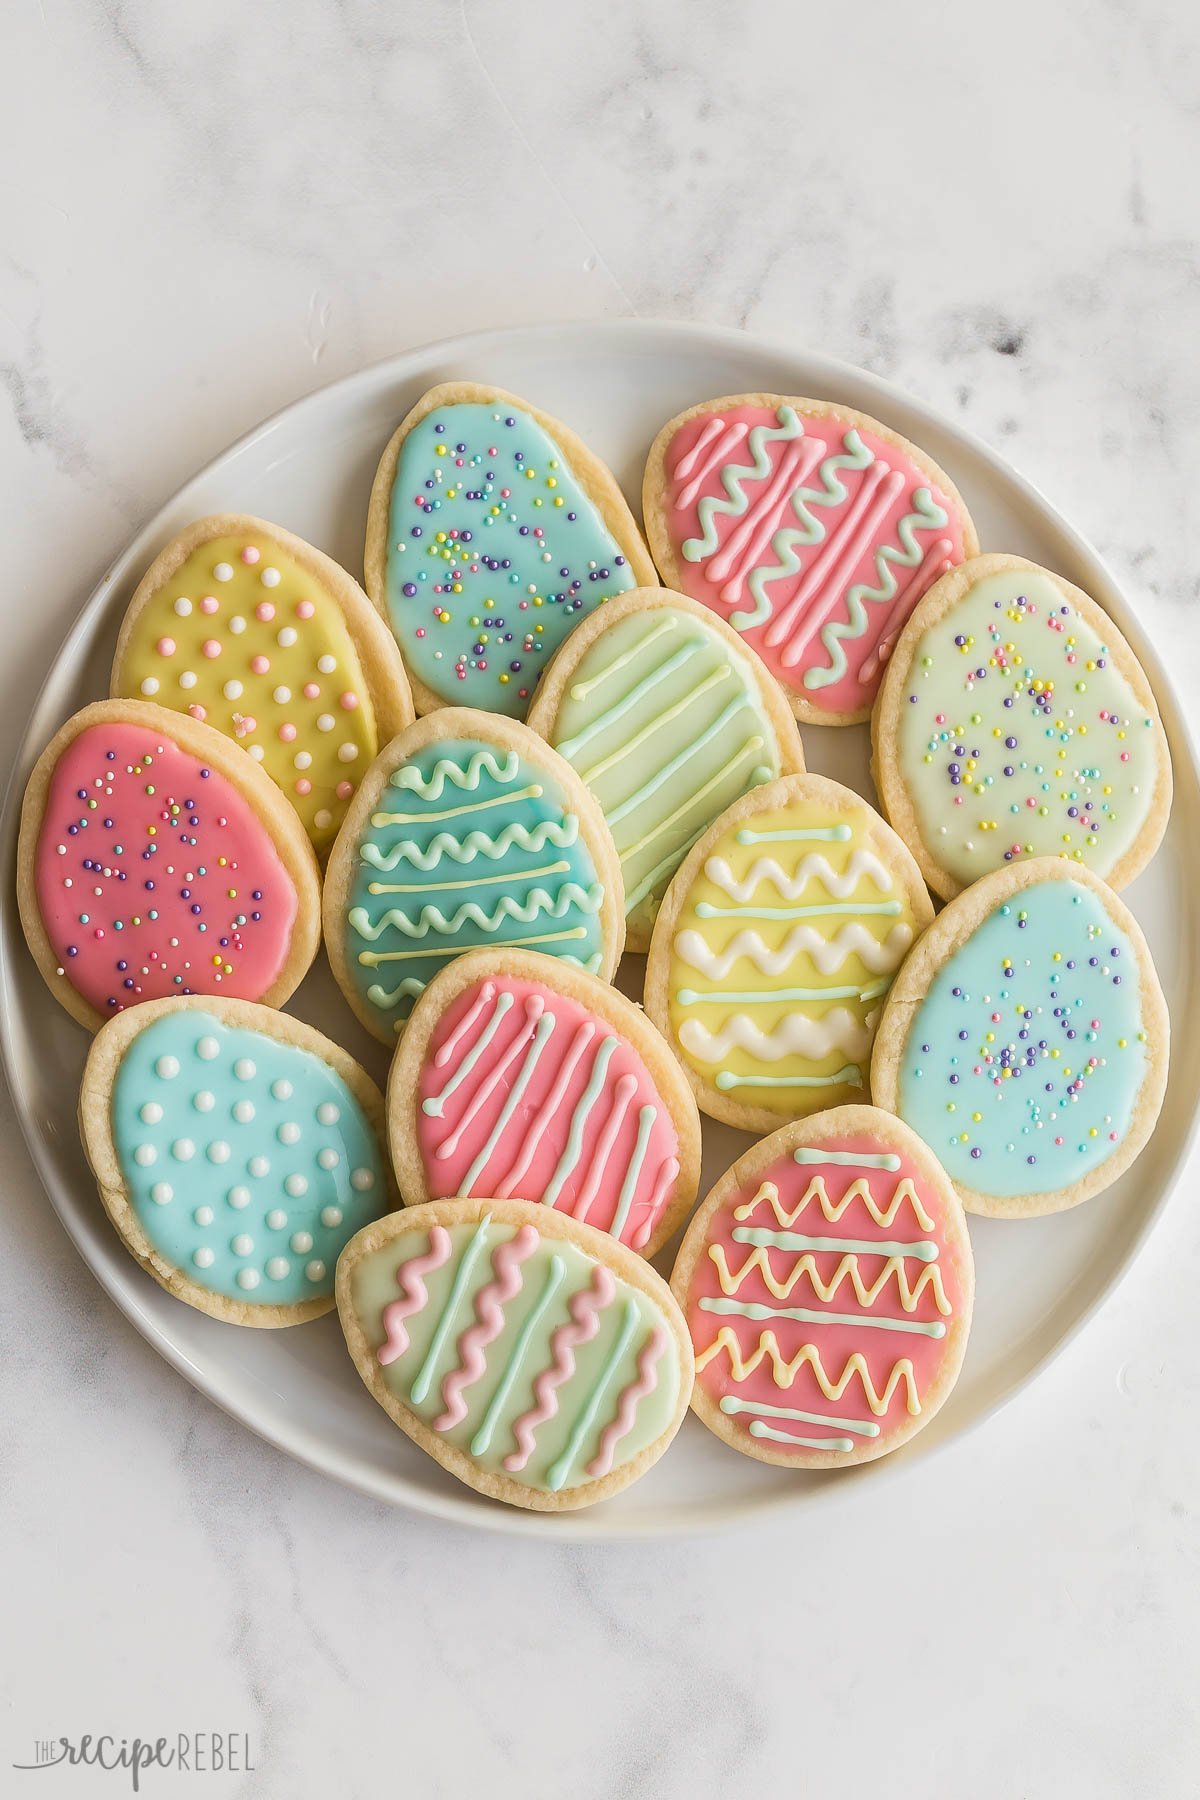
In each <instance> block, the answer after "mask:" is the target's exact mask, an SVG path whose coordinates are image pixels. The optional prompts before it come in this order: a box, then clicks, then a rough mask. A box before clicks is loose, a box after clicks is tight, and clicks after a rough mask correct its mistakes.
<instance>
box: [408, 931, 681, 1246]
mask: <svg viewBox="0 0 1200 1800" xmlns="http://www.w3.org/2000/svg"><path fill="white" fill-rule="evenodd" d="M388 1131H389V1136H390V1140H391V1146H392V1158H393V1161H394V1163H395V1166H396V1173H397V1178H398V1180H399V1182H400V1188H401V1192H402V1193H403V1194H404V1197H405V1199H406V1200H407V1201H408V1202H409V1203H410V1204H416V1203H418V1202H422V1201H425V1200H441V1199H447V1198H450V1197H452V1196H454V1195H464V1196H469V1195H473V1194H494V1195H495V1196H496V1197H497V1198H500V1199H504V1198H506V1197H509V1196H512V1197H514V1198H519V1199H522V1200H537V1201H541V1202H542V1203H543V1204H545V1205H546V1206H550V1207H555V1208H557V1210H559V1211H560V1212H564V1213H570V1214H571V1215H572V1216H573V1217H575V1218H577V1219H581V1220H584V1221H585V1222H586V1223H587V1224H589V1225H595V1226H597V1227H598V1228H599V1229H600V1230H602V1231H607V1232H609V1233H610V1234H611V1235H612V1236H613V1237H615V1238H619V1239H620V1241H621V1242H622V1243H625V1244H629V1245H630V1246H631V1247H632V1248H633V1249H635V1250H638V1251H640V1252H641V1253H642V1255H643V1256H653V1255H654V1253H655V1251H656V1250H657V1249H658V1248H659V1247H660V1245H662V1244H663V1243H665V1242H666V1240H667V1238H669V1237H670V1236H671V1234H672V1232H674V1230H675V1229H676V1227H677V1226H678V1225H679V1224H680V1222H681V1220H682V1219H683V1217H684V1216H685V1215H686V1213H687V1212H689V1211H690V1209H691V1207H692V1206H693V1205H694V1204H695V1199H696V1191H697V1187H698V1185H699V1180H700V1115H699V1112H698V1110H697V1107H696V1102H695V1099H694V1098H693V1096H692V1091H691V1088H690V1086H689V1085H688V1082H687V1080H686V1078H685V1076H684V1074H683V1071H682V1070H681V1069H680V1067H679V1065H678V1064H677V1063H676V1061H675V1059H674V1057H673V1056H672V1055H671V1054H670V1052H669V1050H668V1049H667V1046H666V1044H665V1043H664V1042H663V1040H662V1038H661V1037H660V1036H659V1034H658V1032H657V1031H655V1029H654V1027H653V1026H652V1025H651V1024H650V1022H649V1020H648V1019H647V1018H646V1016H645V1014H644V1013H643V1012H642V1011H641V1009H640V1007H637V1006H635V1005H634V1004H633V1002H632V1001H630V1000H626V999H625V997H624V995H622V994H619V993H618V992H617V991H616V989H615V988H612V987H610V986H609V985H608V984H607V983H606V982H603V981H599V980H597V979H596V978H595V977H594V976H592V975H589V974H587V973H586V972H585V971H584V970H582V969H576V968H572V967H569V966H567V965H566V964H565V963H564V961H563V959H562V958H561V957H554V956H540V955H538V953H537V952H536V951H518V950H476V951H470V952H468V954H467V955H465V956H460V957H458V958H457V959H456V960H455V961H454V962H452V963H451V964H450V965H449V967H448V968H446V969H444V970H443V971H442V973H441V974H440V975H436V976H435V977H434V979H433V980H432V981H431V982H430V984H429V986H428V987H427V988H426V990H425V992H424V993H423V994H422V995H421V998H420V999H419V1000H418V1002H417V1004H416V1006H415V1007H414V1008H413V1012H412V1016H411V1018H410V1020H409V1023H408V1027H407V1029H406V1031H405V1033H404V1036H403V1038H402V1039H401V1040H400V1047H399V1049H398V1050H397V1052H396V1057H395V1060H394V1062H393V1063H392V1073H391V1078H390V1080H389V1082H388Z"/></svg>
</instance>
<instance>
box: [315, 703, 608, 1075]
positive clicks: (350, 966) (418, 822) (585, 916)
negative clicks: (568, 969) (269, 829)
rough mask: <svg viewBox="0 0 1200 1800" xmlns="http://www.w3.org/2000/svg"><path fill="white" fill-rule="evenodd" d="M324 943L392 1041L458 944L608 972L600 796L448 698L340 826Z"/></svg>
mask: <svg viewBox="0 0 1200 1800" xmlns="http://www.w3.org/2000/svg"><path fill="white" fill-rule="evenodd" d="M322 920H323V926H324V933H325V948H326V950H327V951H328V954H329V961H330V966H331V967H332V969H333V973H334V976H335V977H336V979H337V982H338V985H339V987H340V988H341V990H342V992H343V994H344V995H345V996H346V999H347V1000H348V1001H349V1003H350V1005H351V1007H352V1008H353V1010H354V1012H355V1013H356V1014H357V1016H358V1018H359V1019H361V1021H362V1023H363V1024H364V1025H365V1026H366V1028H367V1030H368V1031H370V1032H373V1033H374V1035H375V1036H376V1037H378V1038H380V1039H381V1040H382V1041H383V1042H384V1043H385V1044H394V1043H395V1042H396V1038H397V1036H398V1034H399V1033H400V1032H401V1031H403V1029H404V1026H405V1025H406V1023H407V1022H408V1017H409V1014H410V1013H411V1011H412V1008H413V1004H414V1002H415V1000H416V998H417V996H418V995H419V994H422V993H423V992H424V990H425V988H426V987H427V986H428V984H429V982H430V981H432V979H433V977H434V976H435V975H436V974H437V973H438V972H439V970H441V969H444V968H446V967H447V966H448V964H449V963H450V961H451V960H452V959H453V958H454V957H456V956H460V955H461V954H462V953H463V952H464V951H466V950H477V949H480V948H487V949H489V950H493V951H505V950H510V949H522V950H537V951H540V952H541V953H542V954H543V955H546V956H561V957H563V958H565V959H566V960H567V961H568V962H569V963H572V964H574V965H575V966H576V967H577V968H582V969H586V970H587V971H588V973H589V974H592V975H598V976H599V977H600V979H601V980H602V981H611V980H612V978H613V975H614V973H615V971H616V967H617V962H618V959H619V958H620V955H621V951H622V948H623V947H624V943H625V893H624V886H623V883H622V879H621V863H620V859H619V857H618V855H617V849H616V845H615V844H614V842H613V838H612V833H611V832H610V831H609V829H608V826H607V825H606V824H605V822H604V815H603V813H602V812H601V810H600V806H599V802H598V801H597V800H596V799H595V798H594V796H593V795H592V794H591V793H590V792H589V791H588V789H587V788H586V787H585V786H584V784H583V782H582V780H581V779H580V777H579V776H578V775H577V774H576V772H575V770H574V769H573V768H572V767H571V765H570V763H569V762H567V761H566V759H565V758H564V757H562V756H560V755H559V754H558V752H557V751H556V750H552V749H551V748H550V746H549V744H547V743H546V742H545V740H544V739H543V738H540V737H539V736H538V735H537V733H536V732H535V731H531V730H530V728H529V727H528V726H527V725H521V724H519V723H518V722H517V721H516V720H515V719H505V718H500V717H498V716H497V715H496V714H494V713H486V712H479V711H476V710H474V709H472V708H470V707H443V708H441V709H440V710H439V711H437V712H435V713H431V714H429V715H428V717H426V718H423V719H418V720H417V722H416V723H415V724H414V725H410V726H409V727H408V728H407V729H406V730H405V731H402V732H401V733H400V735H399V736H398V737H395V738H393V739H392V742H391V743H390V744H389V745H388V746H387V748H386V749H385V750H384V751H382V752H381V754H380V755H379V756H377V757H376V759H375V761H374V762H373V763H372V764H371V766H370V768H369V769H368V770H367V772H366V774H365V776H364V777H363V780H362V783H361V785H360V787H359V789H358V792H357V793H356V794H355V796H354V799H353V800H352V801H351V803H350V808H349V811H348V812H347V814H346V818H345V820H344V822H343V824H342V828H341V830H340V831H339V832H338V835H337V839H336V841H335V843H334V846H333V850H332V853H331V855H330V858H329V864H328V867H327V869H326V874H325V888H324V893H323V896H322Z"/></svg>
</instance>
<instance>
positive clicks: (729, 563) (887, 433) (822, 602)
mask: <svg viewBox="0 0 1200 1800" xmlns="http://www.w3.org/2000/svg"><path fill="white" fill-rule="evenodd" d="M642 511H643V515H644V517H645V520H646V531H647V534H648V536H649V539H650V548H651V550H652V552H653V555H654V560H655V562H656V563H657V565H658V568H659V572H660V574H661V575H662V579H663V585H664V586H665V587H669V588H675V589H677V590H678V591H679V592H680V593H684V594H687V595H689V596H690V597H691V598H692V599H693V600H699V601H702V602H703V604H704V605H705V606H708V607H711V608H712V610H713V611H714V612H715V613H716V614H717V615H718V616H719V617H720V618H722V619H725V620H726V621H727V622H728V623H729V624H730V625H732V626H733V627H734V629H735V630H736V631H739V632H740V633H741V634H742V636H743V637H744V638H745V640H746V642H747V644H748V645H749V646H750V647H751V649H753V650H754V651H756V652H757V654H758V655H759V656H760V657H761V658H762V660H763V662H765V663H766V665H767V668H768V669H769V670H770V671H771V673H772V674H773V675H774V676H775V678H776V679H777V681H778V682H779V684H780V686H781V687H782V688H783V690H784V693H785V694H786V695H787V697H788V699H789V701H790V702H791V705H792V709H793V711H794V712H795V714H796V717H797V718H798V719H799V720H800V721H801V722H802V723H809V724H815V725H854V724H858V723H860V722H861V721H862V720H864V719H866V718H868V717H869V716H870V712H871V706H872V704H873V702H874V699H875V695H876V693H877V692H878V688H879V682H880V678H881V676H882V674H883V670H884V667H885V666H886V663H887V659H888V657H889V655H890V654H891V651H892V647H893V645H894V644H895V641H896V639H897V637H898V636H899V634H900V631H901V629H902V627H903V625H904V622H905V620H906V619H907V618H908V616H909V614H910V613H911V612H912V609H913V607H914V606H915V605H916V604H917V602H918V600H919V599H920V598H921V596H922V594H923V593H925V591H926V590H927V589H928V588H929V587H930V585H931V584H932V583H933V582H934V581H936V580H937V578H938V576H939V575H941V574H943V573H944V571H945V570H947V569H949V568H952V567H953V566H954V565H955V564H957V563H960V562H962V561H963V559H964V557H968V556H974V554H975V553H976V551H977V550H978V548H979V540H978V538H977V536H976V533H975V527H974V525H973V524H972V522H971V518H970V515H969V514H968V512H967V509H966V506H965V504H964V502H963V499H962V496H961V495H960V494H959V492H958V490H957V488H956V487H955V486H954V483H953V482H952V481H951V480H950V478H949V476H948V475H946V474H945V472H944V471H943V470H942V469H940V468H939V467H938V465H937V464H936V463H935V462H934V461H933V460H932V458H930V457H929V456H927V455H926V454H925V452H924V451H923V450H920V449H918V448H917V446H916V445H915V444H911V443H909V442H908V440H907V439H906V438H903V437H901V436H900V435H899V434H898V433H897V432H895V431H892V430H890V429H889V427H888V426H886V425H881V424H880V423H879V421H878V420H876V419H871V418H868V417H867V415H866V414H865V413H860V412H855V411H853V410H852V409H851V408H849V407H845V406H839V405H834V404H832V403H831V402H829V401H826V400H805V399H797V398H794V397H787V396H783V395H780V394H735V395H733V396H731V397H729V398H725V399H721V400H705V401H703V402H701V404H700V405H698V406H692V407H689V408H688V410H687V411H686V412H682V413H680V414H678V416H677V417H676V418H674V419H671V420H669V421H668V423H667V424H666V425H664V426H663V428H662V430H661V431H660V432H659V434H658V436H657V437H656V438H655V440H654V443H653V445H652V447H651V450H650V456H649V459H648V461H647V463H646V473H645V479H644V484H643V493H642Z"/></svg>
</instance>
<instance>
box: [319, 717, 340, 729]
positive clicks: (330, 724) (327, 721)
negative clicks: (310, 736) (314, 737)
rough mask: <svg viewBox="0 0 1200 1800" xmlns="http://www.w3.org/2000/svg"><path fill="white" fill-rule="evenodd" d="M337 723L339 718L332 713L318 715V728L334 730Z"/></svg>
mask: <svg viewBox="0 0 1200 1800" xmlns="http://www.w3.org/2000/svg"><path fill="white" fill-rule="evenodd" d="M336 723H337V720H336V719H335V718H334V716H333V714H332V713H320V714H319V715H318V717H317V730H318V731H332V730H333V728H334V726H335V725H336Z"/></svg>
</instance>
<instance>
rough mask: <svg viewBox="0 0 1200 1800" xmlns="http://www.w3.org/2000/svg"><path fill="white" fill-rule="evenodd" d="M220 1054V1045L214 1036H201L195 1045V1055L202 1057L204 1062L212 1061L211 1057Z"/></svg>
mask: <svg viewBox="0 0 1200 1800" xmlns="http://www.w3.org/2000/svg"><path fill="white" fill-rule="evenodd" d="M220 1054H221V1046H220V1044H218V1042H217V1040H216V1038H215V1037H202V1038H201V1039H200V1042H199V1043H198V1044H197V1045H196V1055H197V1056H201V1057H203V1058H204V1061H205V1062H212V1060H213V1058H214V1057H215V1056H220Z"/></svg>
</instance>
